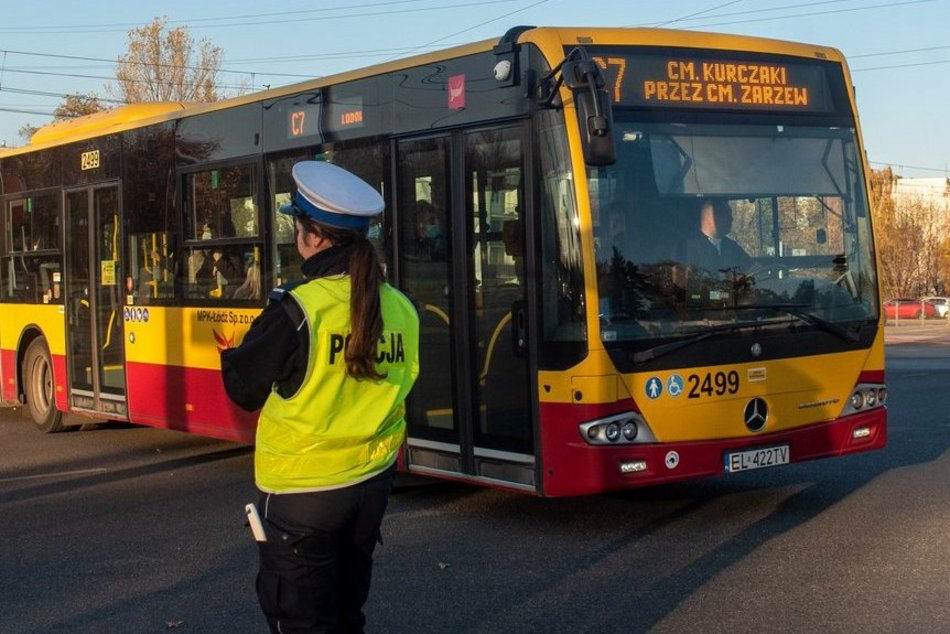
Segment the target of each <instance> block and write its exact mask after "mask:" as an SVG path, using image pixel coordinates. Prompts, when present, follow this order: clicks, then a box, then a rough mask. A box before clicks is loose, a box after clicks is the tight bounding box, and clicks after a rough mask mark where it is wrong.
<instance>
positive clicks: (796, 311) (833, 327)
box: [735, 304, 860, 342]
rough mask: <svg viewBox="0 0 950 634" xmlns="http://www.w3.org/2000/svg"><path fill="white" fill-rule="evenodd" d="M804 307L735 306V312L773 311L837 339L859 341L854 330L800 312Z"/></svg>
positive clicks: (790, 305)
mask: <svg viewBox="0 0 950 634" xmlns="http://www.w3.org/2000/svg"><path fill="white" fill-rule="evenodd" d="M806 306H807V305H806V304H745V305H742V306H736V307H735V308H736V310H774V311H776V312H780V313H785V314H787V315H792V316H793V317H797V318H798V319H801V320H802V321H804V322H806V323H808V324H811V325H813V326H818V328H820V329H821V330H824V331H825V332H830V333H831V334H833V335H834V336H836V337H838V338H839V339H843V340H845V341H851V342H855V341H857V340H858V339H860V336H859V334H858V333H857V332H855V331H854V330H851V329H850V328H845V327H844V326H840V325H838V324H836V323H835V322H833V321H828V320H827V319H822V318H821V317H818V316H817V315H815V314H813V313H809V312H807V311H804V310H802V308H805V307H806Z"/></svg>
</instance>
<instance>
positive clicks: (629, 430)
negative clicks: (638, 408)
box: [578, 412, 656, 445]
mask: <svg viewBox="0 0 950 634" xmlns="http://www.w3.org/2000/svg"><path fill="white" fill-rule="evenodd" d="M578 427H579V430H578V431H580V433H581V438H583V439H584V440H585V441H586V442H587V444H589V445H625V444H632V443H637V444H641V443H649V442H656V436H654V435H653V431H652V430H651V429H650V426H649V425H647V422H646V421H645V420H644V419H643V417H642V416H641V415H640V414H638V413H636V412H624V413H622V414H614V415H612V416H606V417H604V418H599V419H597V420H592V421H588V422H586V423H581V424H580V425H578Z"/></svg>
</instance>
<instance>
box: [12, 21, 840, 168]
mask: <svg viewBox="0 0 950 634" xmlns="http://www.w3.org/2000/svg"><path fill="white" fill-rule="evenodd" d="M509 34H510V37H513V38H515V40H516V41H517V42H518V43H520V44H526V43H533V44H535V45H537V46H538V48H539V49H541V51H542V52H543V53H544V54H545V55H546V56H547V57H548V59H549V60H552V62H553V63H556V61H555V60H557V61H559V60H560V57H562V56H563V49H564V48H565V47H567V46H583V45H640V46H664V47H671V48H676V47H683V48H701V49H721V50H732V51H754V52H768V53H776V54H781V55H792V56H799V57H808V58H811V59H815V58H817V59H823V60H830V61H838V62H843V60H844V57H843V56H842V55H841V53H840V52H839V51H838V50H836V49H834V48H829V47H824V46H816V45H812V44H802V43H796V42H787V41H782V40H772V39H766V38H758V37H750V36H744V35H728V34H721V33H704V32H699V31H679V30H674V29H651V28H612V27H611V28H605V27H514V28H513V29H511V30H510V31H509ZM505 37H509V36H508V35H506V36H505ZM502 39H503V40H504V38H502ZM498 43H499V40H497V39H491V40H482V41H480V42H473V43H471V44H465V45H461V46H456V47H452V48H447V49H442V50H439V51H434V52H431V53H424V54H420V55H415V56H412V57H406V58H402V59H399V60H394V61H391V62H385V63H382V64H377V65H375V66H368V67H364V68H359V69H356V70H351V71H346V72H343V73H339V74H336V75H328V76H325V77H318V78H315V79H310V80H306V81H303V82H299V83H295V84H288V85H286V86H281V87H279V88H273V89H270V90H266V91H262V92H254V93H250V94H247V95H242V96H239V97H234V98H231V99H225V100H221V101H216V102H211V103H179V102H154V103H137V104H131V105H128V106H121V107H118V108H113V109H110V110H107V111H103V112H97V113H94V114H90V115H85V116H82V117H76V118H75V119H71V120H68V121H57V122H54V123H51V124H49V125H46V126H43V127H42V128H40V129H39V130H37V132H36V133H35V134H34V135H33V137H32V138H31V140H30V144H29V145H26V146H22V147H17V148H5V149H0V157H6V156H13V155H16V154H22V153H26V152H30V151H32V150H35V149H40V148H43V147H51V146H55V145H60V144H64V143H69V142H74V141H81V140H84V139H89V138H93V137H97V136H101V135H103V134H109V133H116V132H121V131H123V130H130V129H134V128H138V127H142V126H145V125H150V124H155V123H160V122H162V121H168V120H173V119H179V118H182V117H186V116H191V115H193V114H200V113H204V112H212V111H214V110H220V109H224V108H229V107H233V106H238V105H243V104H247V103H253V102H256V101H260V100H262V99H272V98H278V97H282V96H286V95H290V94H294V93H296V92H303V91H307V90H313V89H316V88H321V87H324V86H329V85H333V84H338V83H343V82H347V81H352V80H355V79H360V78H363V77H369V76H372V75H379V74H384V73H387V72H393V71H398V70H401V69H404V68H411V67H413V66H418V65H423V64H427V63H432V62H436V61H442V60H445V59H451V58H455V57H462V56H465V55H471V54H475V53H482V52H486V51H489V50H491V49H492V48H493V47H494V46H495V45H497V44H498Z"/></svg>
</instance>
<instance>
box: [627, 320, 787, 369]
mask: <svg viewBox="0 0 950 634" xmlns="http://www.w3.org/2000/svg"><path fill="white" fill-rule="evenodd" d="M787 323H788V321H786V320H784V319H765V320H760V321H740V322H736V323H734V324H720V325H718V326H710V327H709V328H707V329H706V330H703V331H702V332H700V333H696V334H694V335H692V336H690V337H686V338H684V339H678V340H677V341H671V342H670V343H663V344H660V345H658V346H653V347H652V348H647V349H646V350H641V351H640V352H635V353H633V355H632V357H631V358H632V360H633V362H634V363H635V364H636V365H640V364H641V363H646V362H647V361H652V360H653V359H658V358H660V357H662V356H665V355H667V354H669V353H671V352H675V351H677V350H680V349H682V348H685V347H686V346H691V345H693V344H694V343H698V342H700V341H703V340H704V339H709V338H710V337H712V336H713V335H719V334H723V333H728V332H737V331H739V330H747V329H750V328H761V327H762V326H778V325H782V324H787Z"/></svg>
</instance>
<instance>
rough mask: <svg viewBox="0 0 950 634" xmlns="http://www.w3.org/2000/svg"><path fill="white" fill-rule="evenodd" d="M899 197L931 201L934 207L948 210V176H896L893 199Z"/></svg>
mask: <svg viewBox="0 0 950 634" xmlns="http://www.w3.org/2000/svg"><path fill="white" fill-rule="evenodd" d="M901 199H904V200H908V199H911V200H914V201H920V202H923V203H931V204H933V205H934V207H935V208H936V209H942V210H943V211H950V177H947V176H939V177H937V178H896V179H895V180H894V200H895V201H900V200H901Z"/></svg>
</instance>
